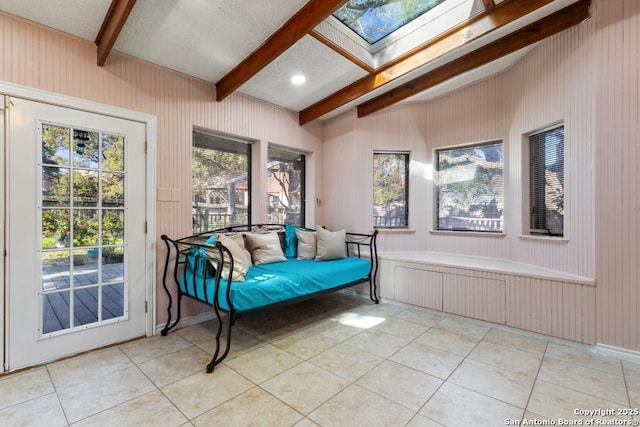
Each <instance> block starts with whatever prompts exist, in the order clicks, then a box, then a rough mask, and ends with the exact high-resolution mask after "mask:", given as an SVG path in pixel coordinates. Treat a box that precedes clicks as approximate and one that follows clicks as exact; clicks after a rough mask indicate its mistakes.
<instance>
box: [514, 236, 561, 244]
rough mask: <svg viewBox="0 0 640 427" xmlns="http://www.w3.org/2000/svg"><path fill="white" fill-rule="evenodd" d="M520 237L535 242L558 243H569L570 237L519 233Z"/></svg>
mask: <svg viewBox="0 0 640 427" xmlns="http://www.w3.org/2000/svg"><path fill="white" fill-rule="evenodd" d="M518 239H521V240H530V241H535V242H549V243H558V244H565V245H566V244H567V243H569V239H567V238H566V237H553V236H532V235H529V234H519V235H518Z"/></svg>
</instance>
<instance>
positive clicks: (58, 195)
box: [42, 166, 71, 206]
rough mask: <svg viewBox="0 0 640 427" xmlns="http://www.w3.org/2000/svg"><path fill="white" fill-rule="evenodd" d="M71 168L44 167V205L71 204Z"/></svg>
mask: <svg viewBox="0 0 640 427" xmlns="http://www.w3.org/2000/svg"><path fill="white" fill-rule="evenodd" d="M69 177H70V174H69V168H59V167H50V166H44V167H43V168H42V206H69V194H70V191H71V187H70V185H69Z"/></svg>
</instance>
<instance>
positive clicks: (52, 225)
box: [42, 209, 71, 249]
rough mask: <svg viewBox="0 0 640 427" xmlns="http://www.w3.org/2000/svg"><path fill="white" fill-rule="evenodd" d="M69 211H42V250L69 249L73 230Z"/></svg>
mask: <svg viewBox="0 0 640 427" xmlns="http://www.w3.org/2000/svg"><path fill="white" fill-rule="evenodd" d="M70 215H71V214H70V212H69V209H43V210H42V248H43V249H55V248H68V247H69V243H70V241H69V236H70V235H71V229H70V226H69V219H70V218H71V216H70Z"/></svg>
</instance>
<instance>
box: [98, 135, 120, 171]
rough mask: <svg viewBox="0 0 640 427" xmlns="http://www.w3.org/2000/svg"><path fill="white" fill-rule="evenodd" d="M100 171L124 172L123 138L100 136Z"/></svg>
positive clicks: (118, 136)
mask: <svg viewBox="0 0 640 427" xmlns="http://www.w3.org/2000/svg"><path fill="white" fill-rule="evenodd" d="M102 169H104V170H110V171H123V170H124V137H123V136H120V135H108V134H104V135H102Z"/></svg>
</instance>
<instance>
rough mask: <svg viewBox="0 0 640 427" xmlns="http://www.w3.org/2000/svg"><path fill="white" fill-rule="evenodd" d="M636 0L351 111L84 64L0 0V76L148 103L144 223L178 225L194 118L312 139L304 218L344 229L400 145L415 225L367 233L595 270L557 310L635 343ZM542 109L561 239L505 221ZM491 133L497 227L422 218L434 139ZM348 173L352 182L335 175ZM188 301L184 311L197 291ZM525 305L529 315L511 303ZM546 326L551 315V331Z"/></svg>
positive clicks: (445, 141) (184, 217)
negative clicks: (148, 203) (475, 234)
mask: <svg viewBox="0 0 640 427" xmlns="http://www.w3.org/2000/svg"><path fill="white" fill-rule="evenodd" d="M638 3H639V2H638V1H637V0H594V1H593V4H592V8H591V13H592V18H591V19H590V20H588V21H586V22H584V23H583V24H581V25H580V26H578V27H576V28H573V29H570V30H568V31H565V32H563V33H561V34H559V35H557V36H555V37H552V38H551V39H548V40H546V41H544V42H542V43H540V44H539V45H538V46H537V47H536V48H535V49H534V50H533V51H531V52H530V53H528V54H527V55H526V56H525V57H524V58H523V59H522V60H521V61H519V62H518V63H517V64H516V65H515V66H513V67H512V68H511V69H509V70H508V71H506V72H505V73H503V74H501V75H498V76H495V77H493V78H491V79H487V80H485V81H482V82H480V83H478V84H475V85H473V86H471V87H468V88H466V89H463V90H460V91H458V92H456V93H453V94H450V95H448V96H445V97H442V98H439V99H437V100H434V101H431V102H425V103H420V104H407V105H400V106H396V107H393V108H389V109H387V110H384V111H382V112H380V113H378V114H376V115H374V116H372V117H369V118H365V119H356V118H355V114H354V113H348V114H345V115H342V116H339V117H337V118H335V119H332V120H330V121H329V122H328V123H326V124H325V125H324V126H323V125H322V124H320V123H316V124H312V125H310V126H307V127H299V126H298V125H297V116H296V114H293V113H291V112H287V111H284V110H281V109H278V108H275V107H273V106H271V105H267V104H264V103H261V102H258V101H256V100H253V99H250V98H247V97H243V96H241V95H234V96H232V97H231V98H230V99H228V100H225V101H224V102H223V103H217V102H215V96H214V87H213V86H212V85H210V84H206V83H203V82H200V81H197V80H194V79H191V78H187V77H185V76H182V75H179V74H177V73H174V72H171V71H168V70H164V69H161V68H158V67H155V66H151V65H149V64H146V63H144V62H140V61H137V60H133V59H131V58H128V57H126V56H124V55H119V54H117V53H114V54H112V56H111V57H110V60H109V62H108V64H107V65H106V66H105V67H103V68H100V67H97V66H96V65H95V63H96V52H95V46H94V45H93V44H91V43H89V42H86V41H83V40H78V39H75V38H72V37H69V36H66V35H64V34H60V33H57V32H53V31H51V30H49V29H46V28H43V27H40V26H36V25H33V24H31V23H27V22H25V21H23V20H20V19H16V18H13V17H10V16H7V15H3V14H0V49H1V52H2V53H1V55H2V62H1V63H0V80H2V81H6V82H11V83H15V84H21V85H25V86H29V87H34V88H38V89H43V90H48V91H52V92H56V93H61V94H65V95H70V96H75V97H78V98H83V99H88V100H92V101H97V102H101V103H105V104H111V105H116V106H119V107H123V108H129V109H132V110H138V111H141V112H145V113H150V114H154V115H157V117H158V159H157V167H158V176H157V185H158V189H159V190H160V191H159V195H161V196H162V197H159V199H161V200H159V201H158V207H157V232H158V234H161V233H167V234H170V235H181V234H186V233H188V232H189V224H190V222H189V209H190V174H191V170H190V144H191V130H192V128H193V126H201V127H204V128H209V129H214V130H218V131H221V132H226V133H230V134H234V135H238V136H242V137H246V138H251V139H255V140H256V141H257V145H258V147H259V149H258V152H259V153H264V152H266V151H265V150H266V143H268V142H274V143H277V144H280V145H288V146H292V147H293V148H297V149H300V150H305V151H309V152H311V153H313V154H312V155H311V156H310V157H311V158H312V159H313V161H314V162H315V163H314V164H315V166H314V168H312V170H313V171H314V172H313V179H314V180H315V182H314V184H313V185H312V192H313V197H312V200H315V197H318V198H320V199H321V200H322V203H321V205H320V207H317V208H315V210H314V211H313V215H314V220H313V222H316V223H318V222H319V223H323V224H325V225H327V226H331V227H339V226H344V227H347V228H350V229H353V230H355V231H361V230H362V231H364V230H367V229H369V228H370V224H371V209H369V208H366V209H363V208H362V207H363V206H372V191H371V188H370V182H371V177H372V170H371V167H372V166H371V165H372V161H370V158H371V153H372V151H373V150H375V149H398V150H411V152H412V159H413V160H414V163H412V174H411V178H410V179H411V181H410V188H411V192H412V193H411V196H410V197H411V198H410V206H411V211H410V217H411V221H412V223H411V226H412V227H413V228H414V229H415V232H414V233H411V234H387V235H383V236H381V238H380V246H381V249H383V250H434V251H445V252H456V253H467V254H471V255H473V254H482V255H489V256H495V257H500V258H510V259H514V260H516V261H523V262H532V263H535V264H537V265H540V266H543V267H548V268H556V269H561V270H563V271H567V272H571V273H575V274H580V275H584V276H591V277H595V278H596V281H597V285H596V288H595V290H596V296H595V304H593V303H592V302H589V303H584V304H582V305H581V304H579V303H576V304H577V305H576V308H575V311H576V312H578V311H582V312H583V314H589V313H584V312H585V311H589V310H591V307H593V306H595V307H596V310H595V311H596V313H595V316H593V315H591V314H589V315H587V316H586V317H588V318H589V324H588V325H575V324H573V323H572V321H571V319H565V320H564V323H566V324H568V325H572V324H573V326H568V328H574V329H576V330H577V329H579V328H588V330H589V331H591V330H592V329H594V328H595V331H596V332H595V340H594V339H593V338H591V336H592V335H593V334H592V333H591V332H589V333H588V334H587V335H588V336H589V337H590V338H589V340H590V341H594V342H595V341H597V342H601V343H605V344H609V345H613V346H619V347H623V348H627V349H631V350H640V318H639V314H638V312H637V307H638V306H639V305H640V292H638V276H639V273H640V272H639V268H638V264H639V262H638V261H639V260H640V239H639V234H638V230H639V229H640V194H639V191H640V190H639V188H640V187H639V186H638V183H639V182H640V180H639V176H638V167H637V165H638V164H639V163H640V158H639V154H638V148H637V147H638V141H639V140H640V124H639V122H640V106H639V102H640V101H639V100H640V93H639V90H640V89H639V83H638V82H639V81H640V75H639V73H640V58H639V54H638V52H639V51H640V46H639V40H640V9H639V8H640V5H639V4H638ZM555 120H563V121H564V122H565V125H566V126H567V148H566V150H567V153H566V154H567V161H568V162H569V164H568V167H569V168H570V170H569V172H568V173H570V174H571V177H570V179H569V177H568V178H567V204H568V206H567V215H568V217H569V219H568V220H567V221H568V224H567V227H568V238H569V239H568V240H569V242H568V243H566V244H551V243H549V242H545V241H541V242H540V241H530V240H523V239H521V238H519V237H518V234H520V232H521V230H522V214H521V206H522V204H523V202H522V200H521V198H520V196H519V191H520V188H521V185H522V183H521V179H520V171H519V168H518V162H519V159H520V157H519V153H520V152H519V149H520V148H519V147H520V141H521V138H522V135H523V134H525V133H527V132H529V131H531V130H534V129H536V128H538V127H540V126H544V125H546V124H548V123H551V122H553V121H555ZM494 138H502V139H504V141H505V143H506V144H507V156H508V157H507V161H508V163H509V165H508V166H507V174H508V181H507V182H506V183H505V185H506V196H507V198H508V199H509V200H510V202H509V203H510V205H509V209H508V211H509V213H507V218H506V219H505V221H506V223H505V229H506V232H507V236H506V237H505V238H502V239H483V238H480V239H477V238H468V237H448V236H440V235H433V234H430V233H429V231H428V230H429V229H430V228H431V227H432V223H433V213H432V206H433V191H432V190H433V182H432V180H431V177H430V173H429V167H430V165H431V156H432V149H433V148H435V147H441V146H447V145H455V144H462V143H468V142H473V141H482V140H487V139H494ZM323 140H324V141H323ZM323 171H330V172H331V173H323ZM347 182H353V183H354V185H352V186H345V183H347ZM167 194H171V196H170V197H168V196H167ZM310 225H314V224H310ZM159 252H160V255H161V254H162V250H160V251H159ZM160 259H161V258H160ZM514 295H520V297H519V300H518V301H519V304H525V305H529V306H531V307H539V312H540V318H543V317H544V318H546V319H551V320H550V321H552V322H553V321H554V320H553V319H556V318H558V317H560V318H562V316H563V315H564V313H561V312H557V309H556V308H555V307H557V304H556V303H555V301H557V300H558V295H555V294H554V293H552V292H548V291H547V290H545V289H528V288H527V289H525V287H522V288H520V287H519V288H517V289H514ZM531 295H535V296H536V300H535V301H530V296H531ZM563 298H565V299H567V300H576V301H578V300H583V301H593V298H594V297H593V295H592V293H591V292H589V293H588V294H585V295H572V294H571V292H568V293H566V295H564V294H563ZM163 304H164V298H163V295H162V293H161V292H159V304H158V313H159V316H158V322H163V321H164V305H163ZM190 311H191V313H197V312H199V311H200V307H195V306H192V307H191V310H190ZM202 311H206V308H205V309H203V310H202ZM507 314H509V313H507ZM513 315H514V316H517V312H515V311H514V312H513ZM593 319H595V327H594V326H593V325H592V323H591V322H592V321H593ZM530 321H536V320H535V319H522V322H523V323H526V322H530ZM525 326H526V325H525ZM554 328H556V327H554V325H553V324H550V325H549V330H550V331H551V333H556V334H557V332H554V330H555V329H554ZM556 329H557V328H556ZM576 334H577V333H576Z"/></svg>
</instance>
